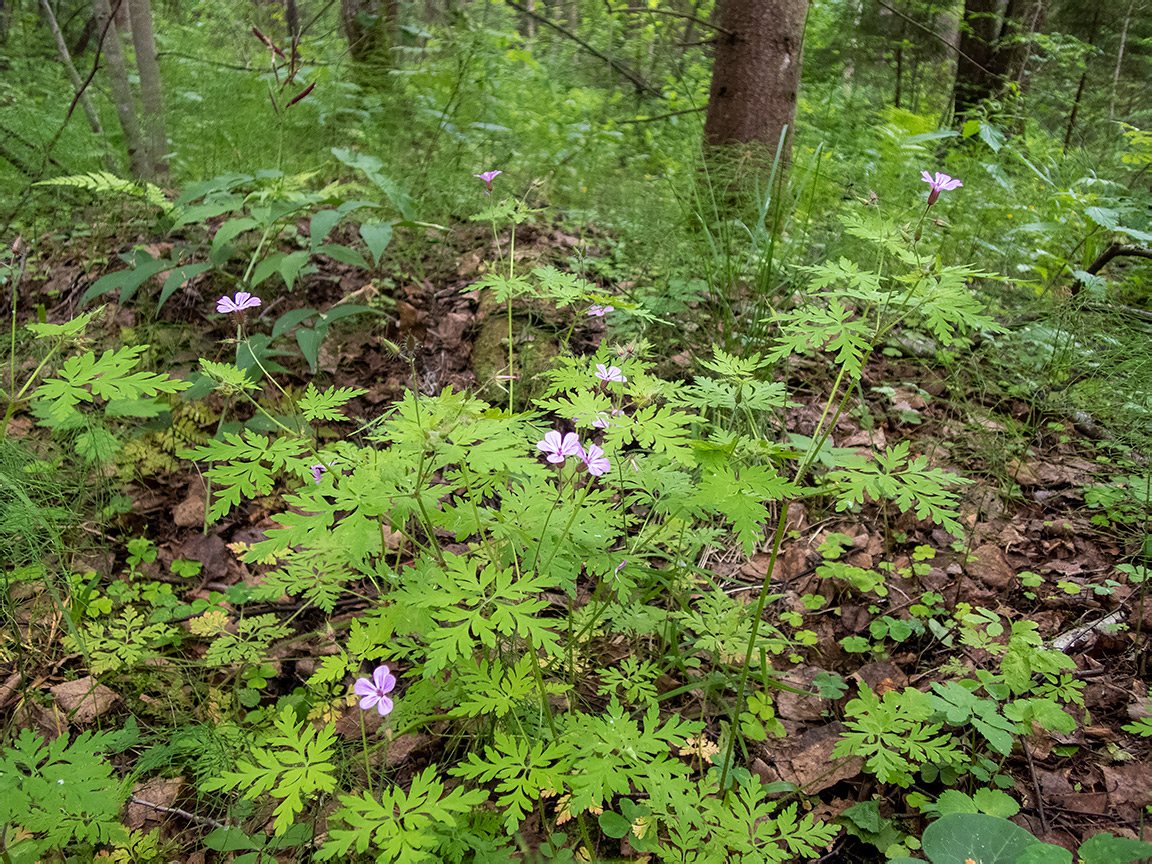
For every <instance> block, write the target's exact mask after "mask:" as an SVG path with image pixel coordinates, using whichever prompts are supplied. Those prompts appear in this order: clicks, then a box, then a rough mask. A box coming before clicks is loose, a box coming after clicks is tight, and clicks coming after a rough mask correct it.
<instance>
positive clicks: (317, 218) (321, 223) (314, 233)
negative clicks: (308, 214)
mask: <svg viewBox="0 0 1152 864" xmlns="http://www.w3.org/2000/svg"><path fill="white" fill-rule="evenodd" d="M343 215H344V214H342V213H341V212H340V211H339V210H321V211H320V212H319V213H316V214H315V215H313V216H312V221H311V222H309V224H308V230H309V234H310V237H309V239H310V241H311V245H312V251H313V252H315V251H316V250H317V249H319V248H320V246H321V245H322V244H323V243H324V241H325V240H326V239H328V235H329V234H331V233H332V229H333V228H335V227H336V223H337V222H339V221H340V219H341V218H342V217H343Z"/></svg>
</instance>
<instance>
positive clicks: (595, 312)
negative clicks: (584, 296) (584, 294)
mask: <svg viewBox="0 0 1152 864" xmlns="http://www.w3.org/2000/svg"><path fill="white" fill-rule="evenodd" d="M615 311H616V307H615V306H601V305H599V304H598V303H594V304H593V305H592V308H591V309H589V310H588V316H589V317H591V318H603V317H604V315H605V313H607V312H615Z"/></svg>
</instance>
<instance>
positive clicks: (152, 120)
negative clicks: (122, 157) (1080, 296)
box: [126, 0, 168, 182]
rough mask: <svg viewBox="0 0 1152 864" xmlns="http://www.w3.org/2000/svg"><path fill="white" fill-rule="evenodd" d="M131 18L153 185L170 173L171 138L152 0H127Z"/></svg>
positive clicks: (145, 162) (149, 177)
mask: <svg viewBox="0 0 1152 864" xmlns="http://www.w3.org/2000/svg"><path fill="white" fill-rule="evenodd" d="M126 2H127V3H128V4H129V6H130V11H131V15H132V43H133V44H134V45H135V46H136V73H137V74H138V75H139V76H140V106H141V108H142V114H143V120H144V122H143V124H142V126H143V129H144V151H145V157H144V159H143V160H142V161H141V166H142V168H143V170H144V172H145V173H144V174H142V175H141V176H142V177H144V178H145V179H147V180H151V181H153V182H155V181H157V180H160V179H162V178H163V177H164V176H165V175H167V174H168V161H167V159H166V156H167V154H168V135H167V134H166V133H165V126H164V87H163V84H162V82H161V81H160V63H159V61H158V60H157V59H156V34H155V33H154V32H153V30H152V0H126Z"/></svg>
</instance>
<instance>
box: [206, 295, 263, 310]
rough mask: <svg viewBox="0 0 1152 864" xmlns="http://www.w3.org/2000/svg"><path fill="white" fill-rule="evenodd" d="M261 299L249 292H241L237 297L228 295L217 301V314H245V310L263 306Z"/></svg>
mask: <svg viewBox="0 0 1152 864" xmlns="http://www.w3.org/2000/svg"><path fill="white" fill-rule="evenodd" d="M261 302H262V301H261V300H260V298H259V297H255V296H253V295H252V294H249V293H248V292H247V291H240V292H238V293H237V294H236V296H235V297H229V296H227V295H225V296H223V297H221V298H220V299H219V300H217V301H216V311H217V312H243V311H244V310H245V309H250V308H252V307H253V306H259V305H260V304H261Z"/></svg>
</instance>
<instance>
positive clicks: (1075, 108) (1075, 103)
mask: <svg viewBox="0 0 1152 864" xmlns="http://www.w3.org/2000/svg"><path fill="white" fill-rule="evenodd" d="M1086 80H1088V70H1087V69H1085V70H1084V72H1083V73H1082V74H1081V75H1080V85H1079V86H1078V87H1077V88H1076V98H1075V99H1073V100H1072V113H1071V114H1069V115H1068V131H1066V132H1065V133H1064V146H1063V147H1062V148H1061V149H1060V152H1061V153H1067V152H1068V145H1069V144H1071V143H1072V129H1073V127H1075V125H1076V115H1077V114H1078V113H1079V111H1080V97H1081V96H1082V95H1084V82H1085V81H1086Z"/></svg>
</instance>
